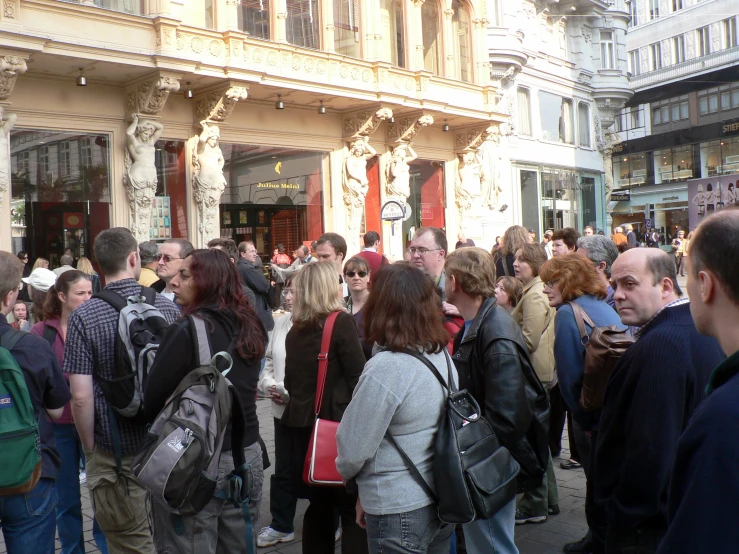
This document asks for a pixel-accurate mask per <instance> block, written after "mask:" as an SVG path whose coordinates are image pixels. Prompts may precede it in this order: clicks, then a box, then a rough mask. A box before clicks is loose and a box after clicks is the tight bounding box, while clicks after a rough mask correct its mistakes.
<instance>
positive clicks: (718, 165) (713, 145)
mask: <svg viewBox="0 0 739 554" xmlns="http://www.w3.org/2000/svg"><path fill="white" fill-rule="evenodd" d="M700 160H701V173H700V177H713V176H716V175H731V174H734V173H739V137H733V138H726V139H723V140H712V141H710V142H702V143H701V144H700ZM696 177H697V175H696Z"/></svg>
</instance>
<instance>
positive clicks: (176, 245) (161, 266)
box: [157, 239, 194, 302]
mask: <svg viewBox="0 0 739 554" xmlns="http://www.w3.org/2000/svg"><path fill="white" fill-rule="evenodd" d="M193 250H194V248H193V246H192V243H191V242H190V241H189V240H185V239H167V240H165V241H164V242H163V243H162V244H161V245H160V246H159V256H160V257H159V262H157V275H159V278H160V279H161V280H162V281H164V283H165V285H166V286H165V287H164V291H163V292H162V296H164V297H165V298H169V299H170V300H172V301H173V302H174V292H172V289H171V288H169V283H170V282H171V281H172V279H173V278H174V276H175V275H177V272H178V271H179V270H180V267H181V266H182V260H184V259H185V258H187V256H188V255H189V254H190V252H192V251H193Z"/></svg>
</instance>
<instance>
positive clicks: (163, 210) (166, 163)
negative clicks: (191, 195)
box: [151, 140, 188, 241]
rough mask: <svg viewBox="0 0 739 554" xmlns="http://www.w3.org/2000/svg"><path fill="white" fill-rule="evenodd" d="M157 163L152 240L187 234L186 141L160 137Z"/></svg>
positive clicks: (155, 160) (156, 157) (155, 159)
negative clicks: (161, 138)
mask: <svg viewBox="0 0 739 554" xmlns="http://www.w3.org/2000/svg"><path fill="white" fill-rule="evenodd" d="M155 147H156V155H155V158H154V163H155V165H156V167H157V193H156V198H155V200H154V205H153V206H152V209H153V211H152V225H151V240H156V241H164V240H166V239H169V238H181V239H186V238H188V237H187V188H188V187H187V176H186V173H185V142H184V141H177V140H158V141H157V142H156V145H155Z"/></svg>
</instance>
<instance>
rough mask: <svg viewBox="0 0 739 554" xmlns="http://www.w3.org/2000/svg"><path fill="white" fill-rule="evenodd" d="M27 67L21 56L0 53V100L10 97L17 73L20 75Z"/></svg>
mask: <svg viewBox="0 0 739 554" xmlns="http://www.w3.org/2000/svg"><path fill="white" fill-rule="evenodd" d="M27 69H28V66H27V65H26V60H24V59H23V58H22V57H21V56H16V55H11V54H4V55H0V101H2V100H7V99H8V98H9V97H10V95H11V94H12V93H13V89H14V88H15V81H16V79H17V78H18V75H22V74H23V73H25V72H26V70H27Z"/></svg>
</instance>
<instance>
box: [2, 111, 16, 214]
mask: <svg viewBox="0 0 739 554" xmlns="http://www.w3.org/2000/svg"><path fill="white" fill-rule="evenodd" d="M17 118H18V116H17V115H15V114H14V113H9V114H6V113H4V110H3V108H2V107H0V206H2V205H3V198H4V196H5V193H6V192H8V189H9V188H10V149H9V146H8V145H9V144H10V130H11V129H12V128H13V126H14V125H15V121H16V119H17Z"/></svg>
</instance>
